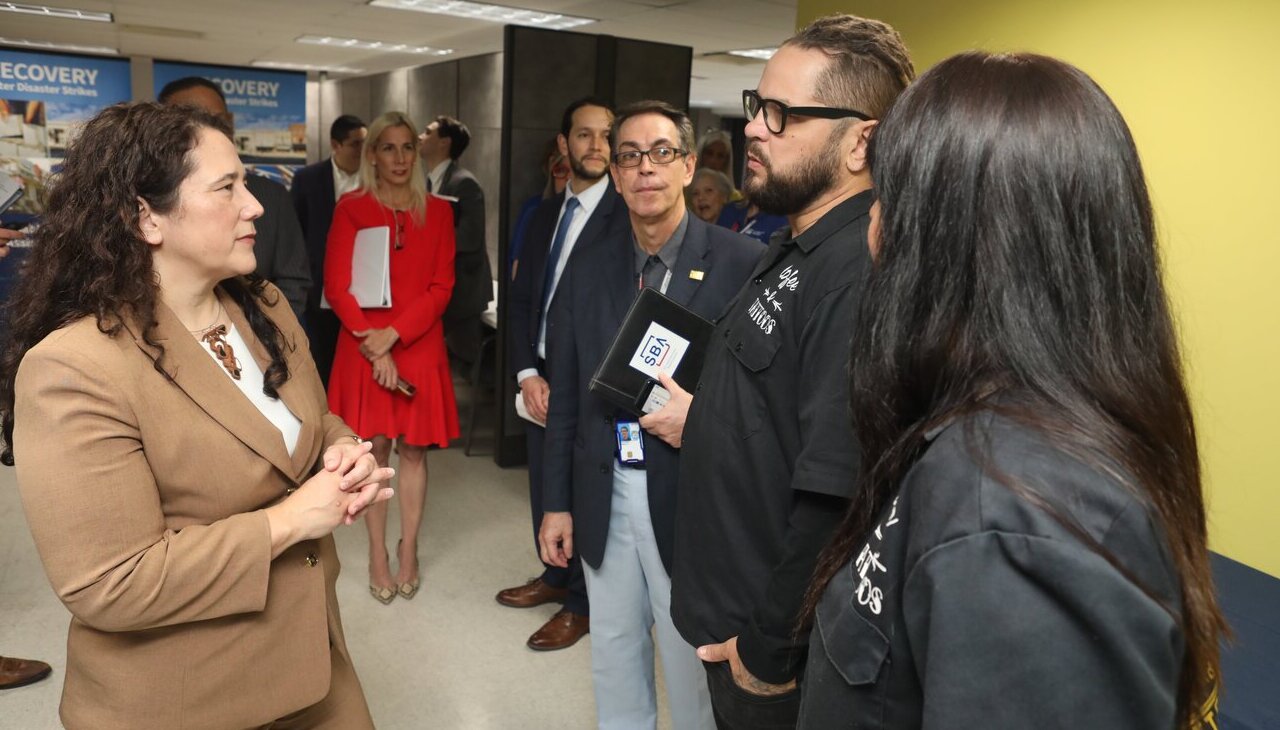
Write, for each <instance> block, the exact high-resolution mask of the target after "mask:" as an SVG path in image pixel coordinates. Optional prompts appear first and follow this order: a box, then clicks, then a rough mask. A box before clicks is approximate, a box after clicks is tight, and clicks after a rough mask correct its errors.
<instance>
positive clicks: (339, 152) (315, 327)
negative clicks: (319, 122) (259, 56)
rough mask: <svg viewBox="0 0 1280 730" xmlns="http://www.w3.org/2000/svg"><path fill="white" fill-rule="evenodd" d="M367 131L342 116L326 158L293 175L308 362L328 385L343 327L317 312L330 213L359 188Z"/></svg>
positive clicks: (331, 130)
mask: <svg viewBox="0 0 1280 730" xmlns="http://www.w3.org/2000/svg"><path fill="white" fill-rule="evenodd" d="M368 134H369V130H368V129H366V128H365V124H364V122H362V121H360V118H359V117H354V116H352V115H350V114H343V115H342V116H340V117H338V118H337V119H335V120H333V124H331V125H330V126H329V149H330V150H331V151H332V154H331V155H330V156H329V158H328V159H325V160H321V161H320V162H317V163H316V164H314V165H307V166H306V167H304V168H302V169H301V170H298V172H297V173H296V174H295V175H294V176H293V187H292V188H291V189H290V194H291V195H292V197H293V209H294V210H295V211H296V212H297V213H298V222H299V223H301V224H302V235H303V236H304V237H305V238H306V240H307V259H308V260H309V261H310V262H311V280H312V281H313V282H316V285H315V286H313V287H311V293H310V294H309V295H308V296H307V318H306V325H307V339H309V340H310V341H311V358H312V359H313V360H315V361H316V368H317V369H319V370H320V379H321V380H323V381H324V384H325V387H328V385H329V370H330V369H332V367H333V351H334V348H335V347H337V344H338V330H339V329H340V328H341V324H339V322H338V317H337V315H335V314H334V313H333V310H330V309H322V308H321V307H320V295H321V293H322V292H323V291H324V285H323V282H324V248H325V242H326V241H327V240H328V238H329V225H330V224H331V223H332V222H333V209H334V206H336V205H337V203H338V198H341V197H342V196H343V195H345V194H346V193H349V192H351V191H352V190H355V189H356V188H357V187H359V186H360V153H361V152H362V151H363V150H364V138H365V137H366V136H368Z"/></svg>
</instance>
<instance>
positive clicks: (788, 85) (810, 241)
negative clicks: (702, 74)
mask: <svg viewBox="0 0 1280 730" xmlns="http://www.w3.org/2000/svg"><path fill="white" fill-rule="evenodd" d="M913 76H914V71H913V69H912V66H911V61H910V58H909V56H908V54H907V51H906V49H905V48H904V47H903V45H902V40H901V38H899V36H898V34H897V32H896V31H894V30H893V29H892V28H890V27H889V26H887V25H885V24H883V23H880V22H877V21H872V20H864V19H862V18H856V17H853V16H848V15H843V16H830V17H827V18H822V19H820V20H817V21H815V22H814V23H813V24H811V25H809V26H808V27H806V28H805V29H803V30H801V31H800V32H799V33H797V34H796V35H795V36H793V37H792V38H791V39H789V40H788V41H787V42H786V43H784V44H783V45H782V47H781V48H780V49H779V50H778V52H777V53H776V54H775V55H774V56H773V58H772V59H770V60H769V62H768V63H767V64H766V66H765V70H764V73H763V75H762V76H761V78H760V84H759V88H757V89H755V90H749V91H746V92H744V94H743V105H744V107H745V111H746V114H747V117H748V118H749V122H748V124H747V128H746V134H747V141H748V144H747V150H746V152H747V154H746V174H745V179H744V182H743V192H744V193H745V194H746V196H747V198H748V199H749V200H751V202H753V203H755V204H756V205H758V206H759V207H760V209H761V210H764V211H766V212H769V213H775V214H779V215H786V216H787V217H788V220H789V222H790V228H789V229H788V228H784V229H782V230H780V231H779V232H778V233H775V234H774V237H773V240H772V241H771V242H770V244H769V249H768V251H767V252H766V253H765V255H764V257H763V258H762V259H761V260H760V262H759V263H758V264H757V265H756V267H755V269H754V272H753V273H752V275H751V277H750V280H749V281H748V282H747V283H746V286H745V287H744V288H743V289H742V291H741V292H740V293H739V294H738V297H737V299H736V300H735V302H734V305H733V306H732V307H731V308H730V309H729V311H728V313H727V314H725V316H724V317H723V318H721V319H720V321H719V323H718V324H717V326H716V330H715V332H714V334H713V335H712V338H711V346H710V348H709V350H708V354H707V360H706V364H705V365H704V367H703V371H702V377H701V380H700V382H699V384H698V386H697V387H696V389H695V391H694V393H692V394H691V393H688V392H685V391H683V390H681V389H680V388H679V386H677V385H675V383H673V382H669V380H664V381H663V385H665V386H666V387H667V388H668V389H669V390H671V391H672V399H671V401H670V403H668V405H667V406H666V407H665V408H664V409H663V410H662V411H659V412H657V413H654V414H652V415H650V416H646V417H645V418H644V419H642V420H641V422H640V424H641V426H642V427H644V428H645V429H647V430H648V432H649V433H651V434H653V435H656V436H658V437H659V438H661V439H663V440H665V441H667V442H668V443H671V444H673V445H681V446H682V449H681V459H680V500H679V504H678V510H677V516H676V533H675V555H674V561H673V562H674V570H673V573H672V576H671V581H672V588H671V613H672V618H673V620H674V622H675V625H676V627H677V628H678V629H679V630H680V633H681V634H682V635H683V636H684V637H685V639H687V640H688V641H689V642H690V643H691V644H693V645H695V646H698V647H699V649H698V656H699V657H700V658H701V659H702V660H703V661H704V662H705V664H704V666H705V668H706V673H707V681H708V685H709V687H710V692H711V701H712V705H713V707H714V711H715V718H716V724H717V725H718V726H719V727H720V728H734V729H738V728H778V727H793V726H794V725H795V723H796V720H797V713H798V711H799V702H800V698H799V692H798V691H797V686H796V682H797V680H798V672H799V670H800V668H801V667H802V666H803V665H804V651H805V647H806V646H807V645H808V637H807V635H800V636H797V635H796V631H797V630H796V621H797V615H798V613H799V609H800V606H801V603H802V600H803V597H804V592H805V589H806V587H807V585H808V581H809V577H810V575H811V574H812V572H813V568H814V564H815V562H816V560H817V556H818V553H819V552H820V550H821V549H822V547H823V545H824V544H825V543H826V541H827V539H828V537H829V536H830V535H831V532H832V531H833V530H834V529H835V527H836V526H837V525H838V524H839V521H840V518H841V517H842V515H843V513H844V510H845V508H846V506H847V504H848V496H849V494H850V493H851V491H852V490H853V489H854V488H855V486H856V481H857V475H858V467H859V455H858V453H857V445H856V443H855V441H854V437H853V432H852V428H851V424H850V414H849V405H848V404H849V383H848V376H847V373H848V370H847V366H848V357H849V355H848V353H849V347H850V341H851V337H852V334H853V333H852V330H851V323H852V318H853V314H854V310H855V308H856V307H857V305H858V299H859V294H860V291H861V286H862V280H863V277H864V276H865V274H866V272H867V270H868V269H869V267H870V265H871V259H870V255H869V253H868V250H867V227H868V223H869V220H870V219H869V212H870V209H871V205H872V202H873V194H872V190H871V173H870V169H869V167H868V161H867V146H868V141H869V137H870V134H871V131H872V129H873V128H874V127H875V124H876V121H875V120H876V119H878V118H879V117H881V116H882V115H883V114H884V113H885V112H886V111H888V108H889V106H890V105H891V104H892V103H893V100H894V99H895V98H896V97H897V95H898V94H899V93H900V92H901V91H902V90H903V89H904V88H905V87H906V85H907V84H908V83H909V82H910V80H911V79H912V77H913ZM686 416H687V420H686Z"/></svg>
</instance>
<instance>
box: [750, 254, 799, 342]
mask: <svg viewBox="0 0 1280 730" xmlns="http://www.w3.org/2000/svg"><path fill="white" fill-rule="evenodd" d="M799 285H800V271H799V270H798V269H797V268H796V267H795V265H791V266H788V267H787V268H785V269H783V270H782V273H780V274H778V284H777V286H767V287H765V288H764V293H763V295H762V296H763V297H764V298H763V299H761V296H757V297H756V300H755V301H754V302H752V303H751V306H750V307H749V308H748V309H747V316H748V317H750V318H751V321H752V322H755V323H756V326H757V327H759V328H760V329H761V330H763V331H764V333H765V334H767V335H771V334H773V328H774V327H776V326H777V324H778V320H777V319H776V318H775V317H774V315H775V314H779V313H781V312H782V309H783V307H782V300H781V296H782V293H783V292H784V291H790V292H793V291H795V290H796V287H797V286H799Z"/></svg>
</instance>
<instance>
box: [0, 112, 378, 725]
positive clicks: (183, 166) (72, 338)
mask: <svg viewBox="0 0 1280 730" xmlns="http://www.w3.org/2000/svg"><path fill="white" fill-rule="evenodd" d="M244 175H245V172H244V167H243V166H242V165H241V164H240V161H239V159H238V157H237V156H236V152H235V148H234V147H233V146H232V143H231V141H230V136H229V131H228V129H227V128H226V127H225V126H224V125H223V123H222V122H221V121H219V120H218V119H216V118H214V117H211V116H208V115H205V114H203V113H201V112H196V111H194V110H190V109H184V108H180V107H162V106H157V105H154V104H133V105H120V106H116V107H111V108H109V109H106V110H104V111H103V112H102V113H101V114H99V115H98V116H97V117H95V118H94V119H93V120H92V121H90V122H89V123H88V124H87V125H86V126H85V128H84V131H83V133H82V134H81V136H80V137H79V138H78V140H77V142H76V143H75V144H74V145H73V146H72V148H71V149H70V151H69V153H68V155H67V158H66V162H65V166H64V170H63V172H62V174H61V176H60V178H59V181H58V182H57V183H56V185H55V187H54V189H53V191H52V193H51V195H50V198H49V203H48V206H47V211H46V215H45V218H44V221H43V225H42V226H41V228H40V229H39V231H38V232H37V233H36V234H35V242H34V246H33V250H32V254H31V260H30V262H29V264H28V266H27V267H26V269H25V270H24V274H23V279H22V281H21V282H20V284H19V286H18V288H17V290H16V291H15V293H14V297H13V302H12V304H13V309H12V313H13V315H12V320H11V323H10V327H11V330H12V339H11V341H10V343H9V344H8V349H7V351H6V352H5V353H4V355H3V360H2V361H0V409H3V431H4V438H5V447H4V451H5V453H4V454H3V456H4V459H5V461H6V462H7V463H13V462H14V461H15V460H16V465H17V467H18V486H19V488H20V491H21V493H22V499H23V505H24V507H25V510H26V514H27V519H28V521H29V523H30V525H31V531H32V534H33V535H34V537H35V542H36V546H37V548H38V549H39V552H40V556H41V559H42V561H43V563H44V566H45V570H46V572H47V573H48V576H49V580H50V582H51V583H52V584H53V587H54V590H55V591H56V592H57V594H58V596H59V598H61V599H62V601H63V603H64V604H65V605H66V606H67V608H68V609H69V610H70V611H71V614H72V620H71V628H70V631H69V636H68V641H67V676H66V682H65V686H64V690H63V697H62V706H61V717H62V721H63V723H64V724H65V725H66V726H67V727H68V728H72V729H73V730H75V729H78V728H94V729H95V730H99V729H106V730H109V729H113V728H121V729H123V728H129V729H130V730H138V729H140V728H166V729H169V728H211V729H212V728H237V729H239V728H254V727H273V728H294V727H326V728H329V727H331V728H343V729H344V730H345V729H346V728H368V727H372V721H371V720H370V716H369V710H368V708H367V706H366V704H365V700H364V695H363V691H362V690H361V688H360V683H359V680H358V679H357V678H356V675H355V672H354V670H353V669H352V666H351V661H350V657H349V655H348V653H347V648H346V644H345V641H344V639H343V632H342V621H341V618H340V617H339V613H338V604H337V600H336V597H335V593H334V585H335V581H336V579H337V575H338V568H339V565H338V557H337V553H336V551H335V548H334V542H333V538H332V536H331V534H330V533H331V532H332V531H333V530H334V529H335V528H336V527H337V526H338V525H340V524H343V523H346V524H350V523H351V522H352V521H353V520H355V519H356V518H357V517H359V515H360V513H361V512H362V511H363V510H364V509H365V508H366V507H368V506H369V505H370V504H373V503H375V502H377V501H382V500H384V499H386V498H388V497H390V491H389V490H387V489H384V488H383V486H382V484H381V482H384V481H385V480H386V479H388V478H389V477H390V475H391V473H392V472H391V470H389V469H379V468H377V465H376V463H375V462H374V460H373V457H372V456H370V455H369V453H368V451H369V446H368V445H367V444H361V443H359V442H358V439H355V438H354V436H353V434H352V432H351V430H350V429H348V428H347V427H346V426H345V425H344V424H343V423H342V422H341V421H340V420H339V419H338V418H337V417H336V416H334V415H332V414H330V413H329V412H328V408H327V406H326V401H325V394H324V390H323V388H322V387H321V385H320V378H319V375H318V374H317V372H316V369H315V365H314V364H313V363H312V361H311V358H310V356H309V355H308V354H307V353H308V350H307V346H306V341H305V338H304V336H303V334H302V330H301V328H300V327H299V325H298V322H297V320H296V319H295V318H294V316H293V314H292V313H291V311H290V309H289V305H288V303H287V302H286V301H285V300H284V297H282V296H281V295H280V292H279V291H278V290H276V289H275V288H274V287H272V286H270V285H269V284H267V283H266V282H264V281H262V280H259V279H254V278H253V277H249V276H248V275H249V274H251V273H252V272H253V269H254V265H255V260H254V255H253V243H254V224H253V221H254V219H255V218H257V217H258V216H260V215H261V214H262V208H261V206H259V205H258V202H257V201H256V200H255V199H254V198H253V196H252V195H251V194H250V193H249V192H248V191H247V190H246V188H245V186H244Z"/></svg>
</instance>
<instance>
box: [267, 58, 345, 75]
mask: <svg viewBox="0 0 1280 730" xmlns="http://www.w3.org/2000/svg"><path fill="white" fill-rule="evenodd" d="M249 65H250V66H255V67H257V68H274V69H279V70H281V71H327V72H328V73H331V74H358V73H364V71H363V70H362V69H358V68H350V67H348V66H321V65H317V64H314V63H288V62H286V61H254V62H253V63H251V64H249Z"/></svg>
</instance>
